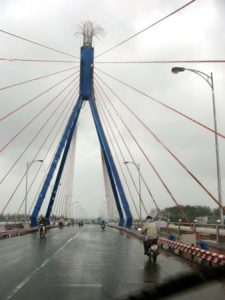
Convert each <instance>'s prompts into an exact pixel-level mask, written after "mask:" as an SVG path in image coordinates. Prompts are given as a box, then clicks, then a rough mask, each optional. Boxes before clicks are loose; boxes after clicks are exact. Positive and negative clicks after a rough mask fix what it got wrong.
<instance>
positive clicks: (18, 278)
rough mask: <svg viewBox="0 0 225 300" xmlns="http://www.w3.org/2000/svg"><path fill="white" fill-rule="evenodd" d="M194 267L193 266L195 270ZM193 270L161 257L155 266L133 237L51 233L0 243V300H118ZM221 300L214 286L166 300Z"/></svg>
mask: <svg viewBox="0 0 225 300" xmlns="http://www.w3.org/2000/svg"><path fill="white" fill-rule="evenodd" d="M195 268H196V267H195ZM191 271H193V268H192V266H191V265H190V263H189V262H186V261H184V260H181V259H179V258H177V257H175V256H173V255H170V254H167V253H164V252H163V253H161V255H160V256H159V257H158V262H157V264H156V265H151V264H150V263H149V261H148V258H147V257H146V256H144V255H143V246H142V244H141V243H140V242H139V241H138V240H137V239H135V238H133V237H130V236H128V235H126V234H124V233H121V232H118V231H117V230H115V229H111V228H108V227H107V228H106V230H105V231H103V232H102V231H101V228H100V227H99V226H97V225H93V226H91V225H90V226H89V225H85V226H84V227H82V228H81V229H79V228H77V227H65V228H63V229H58V228H56V229H52V230H51V231H49V232H48V233H47V238H46V240H40V239H39V236H38V234H36V233H34V234H30V235H26V236H22V237H16V238H11V239H6V240H1V241H0V299H1V300H4V299H15V300H22V299H23V300H24V299H32V300H39V299H47V300H53V299H54V300H57V299H60V300H73V299H76V300H81V299H82V300H86V299H87V300H89V299H91V300H95V299H98V300H102V299H118V298H119V299H120V298H121V297H124V296H125V295H131V294H135V293H137V292H139V291H140V290H142V289H144V288H149V287H151V286H154V285H156V284H158V283H161V282H164V281H165V280H168V279H169V278H171V276H179V274H183V273H184V272H191ZM203 298H204V300H208V299H210V300H211V299H218V300H220V299H221V300H222V299H225V285H224V283H214V284H211V285H210V286H207V287H205V288H204V289H202V288H201V289H198V290H196V291H191V292H188V293H185V294H182V295H177V296H173V297H170V298H168V299H170V300H172V299H174V300H178V299H183V300H185V299H191V300H195V299H203Z"/></svg>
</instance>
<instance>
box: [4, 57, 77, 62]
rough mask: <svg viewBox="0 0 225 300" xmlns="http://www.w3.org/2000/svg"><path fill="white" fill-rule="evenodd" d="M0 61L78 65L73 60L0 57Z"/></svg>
mask: <svg viewBox="0 0 225 300" xmlns="http://www.w3.org/2000/svg"><path fill="white" fill-rule="evenodd" d="M0 61H9V62H34V63H37V62H38V63H70V64H78V63H79V62H78V61H73V60H49V59H31V58H30V59H29V58H5V57H0Z"/></svg>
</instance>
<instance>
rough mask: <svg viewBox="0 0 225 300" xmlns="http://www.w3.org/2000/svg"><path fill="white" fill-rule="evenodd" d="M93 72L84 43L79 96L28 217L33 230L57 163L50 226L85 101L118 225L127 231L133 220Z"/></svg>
mask: <svg viewBox="0 0 225 300" xmlns="http://www.w3.org/2000/svg"><path fill="white" fill-rule="evenodd" d="M93 71H94V49H93V47H92V46H91V43H87V42H85V43H84V45H83V47H81V60H80V93H79V97H78V99H77V102H76V104H75V106H74V108H73V111H72V113H71V116H70V118H69V121H68V123H67V125H66V128H65V131H64V133H63V136H62V138H61V140H60V143H59V145H58V148H57V151H56V154H55V157H54V159H53V161H52V164H51V167H50V169H49V172H48V174H47V176H46V179H45V181H44V184H43V186H42V189H41V191H40V194H39V196H38V199H37V202H36V205H35V207H34V210H33V212H32V215H31V226H32V227H34V226H37V218H38V214H39V212H40V209H41V206H42V204H43V201H44V199H45V196H46V193H47V191H48V188H49V186H50V182H51V179H52V177H53V175H54V173H55V170H56V168H57V165H58V163H59V162H60V165H59V168H58V173H57V175H56V179H55V183H54V187H53V190H52V193H51V197H50V200H49V203H48V208H47V212H46V219H47V221H48V224H50V215H51V212H52V207H53V204H54V201H55V196H56V193H57V190H58V187H59V183H60V179H61V176H62V173H63V168H64V166H65V162H66V159H67V154H68V152H69V149H70V145H71V140H72V137H73V134H74V131H75V128H76V124H77V120H78V117H79V113H80V110H81V107H82V104H83V102H84V101H88V102H89V104H90V108H91V112H92V116H93V119H94V123H95V127H96V131H97V135H98V138H99V142H100V146H101V151H102V154H103V157H104V161H105V164H106V169H107V172H108V176H109V180H110V184H111V187H112V191H113V195H114V200H115V204H116V208H117V211H118V215H119V225H120V226H126V227H128V228H130V227H131V225H132V220H133V217H132V214H131V211H130V208H129V204H128V201H127V199H126V195H125V193H124V190H123V186H122V183H121V180H120V177H119V174H118V172H117V169H116V165H115V163H114V160H113V157H112V154H111V151H110V147H109V144H108V141H107V138H106V135H105V132H104V130H103V127H102V124H101V120H100V118H99V114H98V110H97V107H96V103H95V97H94V93H93ZM60 158H61V160H60ZM121 204H122V206H121ZM124 213H125V217H124Z"/></svg>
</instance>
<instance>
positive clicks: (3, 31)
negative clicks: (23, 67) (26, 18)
mask: <svg viewBox="0 0 225 300" xmlns="http://www.w3.org/2000/svg"><path fill="white" fill-rule="evenodd" d="M0 32H2V33H5V34H7V35H10V36H13V37H15V38H17V39H20V40H23V41H25V42H28V43H31V44H34V45H37V46H40V47H42V48H46V49H48V50H52V51H54V52H57V53H60V54H64V55H67V56H71V57H73V58H78V57H77V56H75V55H72V54H70V53H66V52H64V51H61V50H57V49H55V48H52V47H49V46H46V45H43V44H40V43H37V42H35V41H32V40H29V39H27V38H24V37H22V36H19V35H16V34H14V33H11V32H8V31H5V30H3V29H0Z"/></svg>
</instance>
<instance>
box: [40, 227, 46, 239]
mask: <svg viewBox="0 0 225 300" xmlns="http://www.w3.org/2000/svg"><path fill="white" fill-rule="evenodd" d="M39 235H40V239H44V238H45V226H44V225H43V224H40V225H39Z"/></svg>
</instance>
